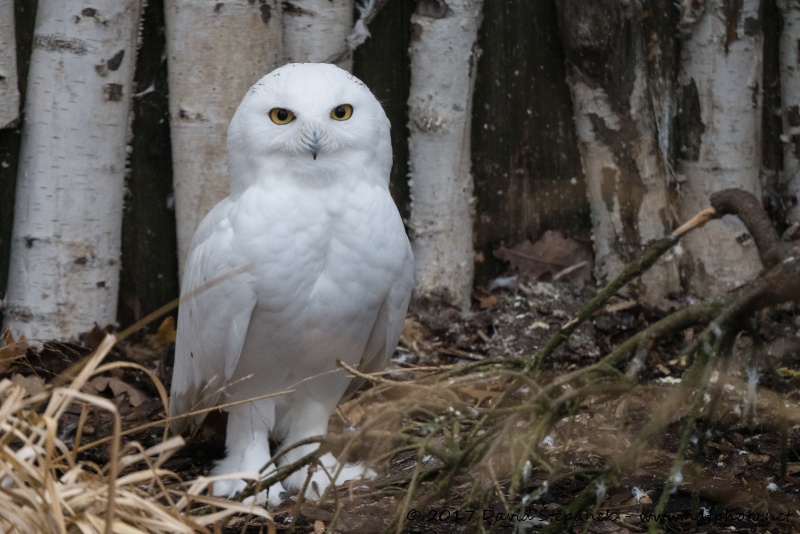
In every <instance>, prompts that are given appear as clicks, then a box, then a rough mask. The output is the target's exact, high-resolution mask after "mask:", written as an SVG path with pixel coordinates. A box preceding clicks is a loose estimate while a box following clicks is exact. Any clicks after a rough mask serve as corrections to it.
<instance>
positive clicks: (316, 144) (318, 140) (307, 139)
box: [303, 129, 322, 160]
mask: <svg viewBox="0 0 800 534" xmlns="http://www.w3.org/2000/svg"><path fill="white" fill-rule="evenodd" d="M303 144H304V145H305V147H306V148H307V149H308V150H309V152H311V157H313V158H314V159H315V160H316V159H317V154H319V151H320V149H321V148H322V133H321V132H320V131H319V130H316V129H314V130H311V131H310V132H306V134H305V135H304V136H303Z"/></svg>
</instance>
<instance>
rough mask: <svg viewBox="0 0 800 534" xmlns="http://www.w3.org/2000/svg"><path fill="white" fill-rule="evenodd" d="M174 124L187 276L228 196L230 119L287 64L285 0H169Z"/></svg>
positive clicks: (167, 16) (182, 256) (179, 225)
mask: <svg viewBox="0 0 800 534" xmlns="http://www.w3.org/2000/svg"><path fill="white" fill-rule="evenodd" d="M164 14H165V19H166V32H167V55H168V69H169V73H168V76H169V104H170V131H171V137H172V161H173V175H174V178H173V179H174V184H175V211H176V213H175V215H176V219H177V234H178V262H179V267H180V273H181V277H182V276H183V268H184V263H185V262H186V255H187V253H188V248H189V244H190V242H191V240H192V236H193V235H194V231H195V229H196V228H197V225H198V224H200V221H201V220H202V219H203V217H204V216H205V215H206V213H208V211H209V210H210V209H211V208H212V207H213V206H214V205H215V204H216V203H217V202H219V201H220V200H221V199H222V198H224V197H226V196H228V194H229V191H230V187H229V179H228V169H227V164H226V160H225V146H226V134H227V130H228V123H229V122H230V120H231V117H232V116H233V112H234V111H235V110H236V106H237V105H238V104H239V102H240V101H241V99H242V97H243V96H244V94H245V93H246V92H247V90H248V89H249V88H250V86H251V85H252V84H253V83H255V82H256V81H257V80H258V79H259V78H261V77H262V76H263V75H264V74H266V73H267V72H269V71H270V70H272V69H274V68H275V67H277V66H278V65H279V62H280V61H281V59H282V57H283V54H282V52H281V13H280V2H279V1H278V0H265V1H260V2H252V1H249V0H233V1H228V2H198V1H196V0H166V1H165V3H164Z"/></svg>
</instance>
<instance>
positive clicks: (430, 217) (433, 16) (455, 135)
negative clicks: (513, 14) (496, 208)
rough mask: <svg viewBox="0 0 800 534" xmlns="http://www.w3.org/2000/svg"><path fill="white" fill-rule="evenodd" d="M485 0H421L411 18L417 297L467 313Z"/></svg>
mask: <svg viewBox="0 0 800 534" xmlns="http://www.w3.org/2000/svg"><path fill="white" fill-rule="evenodd" d="M482 7H483V1H482V0H446V1H445V0H422V1H420V2H419V3H418V4H417V9H416V12H415V13H414V14H413V15H412V18H411V22H412V28H413V29H412V35H413V36H414V37H412V41H411V46H410V56H411V89H410V95H409V98H408V114H409V130H410V138H409V152H410V161H409V170H410V172H409V174H410V180H409V185H410V193H411V220H410V226H411V233H412V245H413V249H414V264H415V286H416V287H415V291H416V296H417V298H419V297H422V298H433V299H435V300H439V301H445V302H448V303H450V304H454V305H457V306H459V307H462V308H466V307H468V306H469V303H470V295H471V292H472V280H473V275H474V270H475V265H474V252H473V246H472V220H473V215H474V200H473V197H472V189H473V185H472V175H471V174H470V167H471V157H470V132H471V114H472V94H473V88H474V82H475V71H476V69H477V54H476V46H477V45H476V40H477V34H478V28H479V26H480V22H481V17H482V15H481V14H482Z"/></svg>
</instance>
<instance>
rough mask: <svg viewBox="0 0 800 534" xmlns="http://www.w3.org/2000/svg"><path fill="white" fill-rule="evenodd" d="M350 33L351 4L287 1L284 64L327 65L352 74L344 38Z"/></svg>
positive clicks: (345, 0)
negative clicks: (334, 65)
mask: <svg viewBox="0 0 800 534" xmlns="http://www.w3.org/2000/svg"><path fill="white" fill-rule="evenodd" d="M352 29H353V0H289V1H287V2H284V3H283V53H284V57H285V59H286V63H309V62H313V63H330V62H333V63H334V64H336V65H337V66H339V67H341V68H343V69H345V70H348V71H351V70H353V54H352V52H351V50H350V48H349V47H348V44H347V36H348V35H349V34H350V31H351V30H352Z"/></svg>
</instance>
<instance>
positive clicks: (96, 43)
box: [5, 0, 141, 339]
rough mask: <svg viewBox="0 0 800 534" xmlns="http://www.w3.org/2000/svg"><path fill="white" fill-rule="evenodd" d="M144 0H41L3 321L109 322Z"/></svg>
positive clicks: (20, 326)
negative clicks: (128, 129)
mask: <svg viewBox="0 0 800 534" xmlns="http://www.w3.org/2000/svg"><path fill="white" fill-rule="evenodd" d="M140 11H141V4H140V1H139V0H126V1H123V0H93V1H92V2H88V1H74V2H64V1H62V0H40V1H39V3H38V11H37V14H36V29H35V34H34V39H33V53H32V57H31V66H30V72H29V77H28V87H27V96H26V104H25V118H26V120H25V125H24V127H23V133H22V147H21V149H20V164H19V173H18V180H17V194H16V204H15V206H16V208H15V217H14V231H13V236H12V243H11V262H10V267H9V283H8V292H7V297H6V309H5V326H7V327H9V328H11V330H12V331H13V332H15V333H18V334H24V335H25V336H26V337H29V338H62V339H63V338H68V337H73V336H76V335H77V334H78V333H79V332H82V331H85V330H87V329H90V328H91V327H92V325H93V323H95V322H97V323H100V324H106V323H112V322H114V319H115V316H116V310H117V292H118V286H119V267H120V266H119V257H120V238H121V236H120V233H121V225H122V199H123V189H124V178H125V159H126V140H127V139H126V138H127V128H128V116H129V114H128V111H129V106H130V97H131V84H132V78H133V71H134V64H135V56H136V38H137V32H138V28H139V26H138V25H139V17H140Z"/></svg>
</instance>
